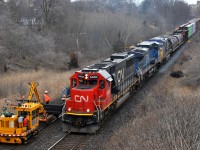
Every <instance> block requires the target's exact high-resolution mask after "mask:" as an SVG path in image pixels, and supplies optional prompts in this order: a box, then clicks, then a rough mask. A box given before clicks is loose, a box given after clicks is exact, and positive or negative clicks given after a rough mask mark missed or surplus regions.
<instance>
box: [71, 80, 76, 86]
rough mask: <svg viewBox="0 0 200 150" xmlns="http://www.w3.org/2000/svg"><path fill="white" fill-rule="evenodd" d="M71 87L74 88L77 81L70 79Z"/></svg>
mask: <svg viewBox="0 0 200 150" xmlns="http://www.w3.org/2000/svg"><path fill="white" fill-rule="evenodd" d="M71 84H72V87H75V86H76V85H77V81H76V79H72V83H71Z"/></svg>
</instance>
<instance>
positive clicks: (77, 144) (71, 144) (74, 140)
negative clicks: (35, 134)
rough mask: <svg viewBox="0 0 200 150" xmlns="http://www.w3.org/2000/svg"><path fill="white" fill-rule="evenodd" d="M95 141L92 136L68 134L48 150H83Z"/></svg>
mask: <svg viewBox="0 0 200 150" xmlns="http://www.w3.org/2000/svg"><path fill="white" fill-rule="evenodd" d="M92 139H93V136H92V135H88V134H87V135H86V134H82V135H76V134H70V132H68V133H66V134H65V135H64V136H63V137H62V138H61V139H59V140H58V141H57V142H56V143H55V144H53V145H52V146H51V147H50V148H49V149H48V150H63V149H67V150H83V149H84V148H85V147H86V146H87V144H88V143H89V142H91V141H92Z"/></svg>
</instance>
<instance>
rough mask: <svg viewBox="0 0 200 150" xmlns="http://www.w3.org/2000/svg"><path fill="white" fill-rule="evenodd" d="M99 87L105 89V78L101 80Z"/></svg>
mask: <svg viewBox="0 0 200 150" xmlns="http://www.w3.org/2000/svg"><path fill="white" fill-rule="evenodd" d="M99 88H100V89H104V88H105V81H104V80H100V82H99Z"/></svg>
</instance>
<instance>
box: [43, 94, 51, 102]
mask: <svg viewBox="0 0 200 150" xmlns="http://www.w3.org/2000/svg"><path fill="white" fill-rule="evenodd" d="M50 100H51V98H50V97H49V95H47V94H44V101H45V102H49V101H50Z"/></svg>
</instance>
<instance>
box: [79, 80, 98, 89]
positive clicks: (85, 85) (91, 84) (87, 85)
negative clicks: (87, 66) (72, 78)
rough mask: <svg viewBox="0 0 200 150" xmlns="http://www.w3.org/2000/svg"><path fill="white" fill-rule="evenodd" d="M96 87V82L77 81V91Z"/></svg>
mask: <svg viewBox="0 0 200 150" xmlns="http://www.w3.org/2000/svg"><path fill="white" fill-rule="evenodd" d="M96 85H97V80H85V79H79V85H78V86H77V89H91V88H93V87H94V86H96Z"/></svg>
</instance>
